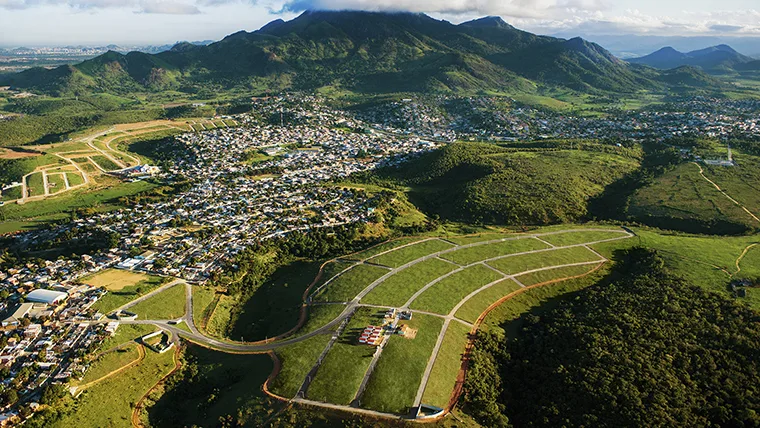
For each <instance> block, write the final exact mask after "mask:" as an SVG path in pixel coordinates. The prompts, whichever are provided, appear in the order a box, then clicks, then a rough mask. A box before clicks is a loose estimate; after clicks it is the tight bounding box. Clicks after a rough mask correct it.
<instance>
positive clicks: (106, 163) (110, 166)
mask: <svg viewBox="0 0 760 428" xmlns="http://www.w3.org/2000/svg"><path fill="white" fill-rule="evenodd" d="M90 159H92V160H93V161H94V162H95V163H96V164H98V166H100V167H101V168H103V169H104V170H106V171H113V170H117V169H121V167H119V165H117V164H116V163H115V162H113V161H112V160H111V159H108V158H107V157H105V156H102V155H97V156H90Z"/></svg>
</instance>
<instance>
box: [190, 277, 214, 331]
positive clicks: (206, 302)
mask: <svg viewBox="0 0 760 428" xmlns="http://www.w3.org/2000/svg"><path fill="white" fill-rule="evenodd" d="M215 296H216V291H215V290H214V289H213V288H209V287H202V286H193V322H194V323H195V325H196V326H199V325H200V324H201V321H202V320H203V317H204V316H208V315H209V312H210V311H211V309H212V308H211V304H212V303H213V302H214V297H215Z"/></svg>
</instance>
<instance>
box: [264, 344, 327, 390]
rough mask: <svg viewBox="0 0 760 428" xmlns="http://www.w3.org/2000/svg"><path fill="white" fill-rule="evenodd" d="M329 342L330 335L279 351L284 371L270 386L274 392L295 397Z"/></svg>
mask: <svg viewBox="0 0 760 428" xmlns="http://www.w3.org/2000/svg"><path fill="white" fill-rule="evenodd" d="M329 341H330V336H329V335H319V336H314V337H312V338H309V339H307V340H304V341H303V342H298V343H296V344H293V345H290V346H288V347H285V348H283V349H278V350H277V356H278V357H279V358H280V361H281V362H282V370H280V373H279V374H278V375H277V377H276V378H275V379H274V381H272V383H271V385H270V387H271V388H270V389H271V390H272V392H274V393H275V394H278V395H280V396H282V397H286V398H290V397H294V396H295V395H296V393H297V392H298V389H299V388H301V385H302V384H303V381H304V380H305V379H306V375H307V374H309V371H310V370H311V368H312V367H313V366H314V364H315V363H316V362H317V358H319V355H320V354H321V353H322V351H324V350H325V346H327V342H329Z"/></svg>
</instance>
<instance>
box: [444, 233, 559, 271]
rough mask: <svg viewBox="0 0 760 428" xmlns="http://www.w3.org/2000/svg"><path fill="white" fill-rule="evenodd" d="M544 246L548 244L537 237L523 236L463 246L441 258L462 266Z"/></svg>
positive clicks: (546, 246) (543, 247)
mask: <svg viewBox="0 0 760 428" xmlns="http://www.w3.org/2000/svg"><path fill="white" fill-rule="evenodd" d="M545 248H549V246H548V245H546V244H544V243H543V242H541V241H539V240H537V239H533V238H524V239H516V240H514V241H504V242H497V243H494V244H484V245H478V246H475V247H470V248H463V249H461V250H457V251H454V252H452V253H448V254H444V255H443V256H441V258H443V259H446V260H450V261H452V262H454V263H457V264H459V265H463V266H464V265H470V264H472V263H475V262H479V261H483V260H486V259H491V258H494V257H499V256H505V255H507V254H515V253H523V252H526V251H532V250H541V249H545Z"/></svg>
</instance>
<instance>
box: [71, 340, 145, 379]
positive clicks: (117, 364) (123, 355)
mask: <svg viewBox="0 0 760 428" xmlns="http://www.w3.org/2000/svg"><path fill="white" fill-rule="evenodd" d="M138 346H139V345H137V344H135V345H130V346H125V347H124V348H121V349H117V350H114V351H111V352H108V353H106V354H103V355H101V356H100V358H98V359H97V360H95V361H93V362H92V364H91V365H90V368H89V369H87V373H85V375H84V378H82V381H81V382H80V384H82V385H83V384H87V383H89V382H92V381H95V380H98V379H100V378H102V377H103V376H106V375H108V374H109V373H112V372H114V371H115V370H118V369H120V368H122V367H124V366H126V365H128V364H130V363H133V362H134V361H136V360H137V359H138V358H139V357H140V353H139V352H138V351H137V347H138Z"/></svg>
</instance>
